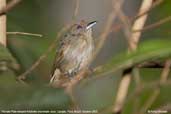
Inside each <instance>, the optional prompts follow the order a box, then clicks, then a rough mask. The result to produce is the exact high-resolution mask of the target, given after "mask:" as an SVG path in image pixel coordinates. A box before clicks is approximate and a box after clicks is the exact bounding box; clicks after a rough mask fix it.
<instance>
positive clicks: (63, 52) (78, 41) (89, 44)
mask: <svg viewBox="0 0 171 114" xmlns="http://www.w3.org/2000/svg"><path fill="white" fill-rule="evenodd" d="M95 24H96V21H93V22H90V23H86V22H85V21H81V22H80V23H78V24H74V25H72V26H71V27H70V28H69V29H68V31H67V32H66V33H65V35H64V36H63V38H62V39H61V41H60V44H59V49H58V51H57V54H56V57H55V61H54V65H53V69H52V73H51V76H52V77H51V80H50V85H52V86H55V87H65V86H66V83H67V82H69V81H70V80H71V79H72V78H73V77H74V76H76V75H77V74H78V73H79V72H80V71H81V70H82V69H84V68H86V67H88V65H89V64H90V59H91V58H92V56H93V49H94V41H93V38H92V27H93V26H94V25H95Z"/></svg>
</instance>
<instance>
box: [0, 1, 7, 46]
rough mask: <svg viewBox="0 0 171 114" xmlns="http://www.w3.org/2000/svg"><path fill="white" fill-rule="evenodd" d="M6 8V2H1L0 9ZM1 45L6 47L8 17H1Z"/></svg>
mask: <svg viewBox="0 0 171 114" xmlns="http://www.w3.org/2000/svg"><path fill="white" fill-rule="evenodd" d="M4 7H6V0H0V9H3V8H4ZM0 43H1V44H2V45H4V46H6V15H3V16H0Z"/></svg>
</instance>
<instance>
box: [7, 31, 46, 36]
mask: <svg viewBox="0 0 171 114" xmlns="http://www.w3.org/2000/svg"><path fill="white" fill-rule="evenodd" d="M7 35H26V36H36V37H42V36H43V35H42V34H34V33H28V32H7Z"/></svg>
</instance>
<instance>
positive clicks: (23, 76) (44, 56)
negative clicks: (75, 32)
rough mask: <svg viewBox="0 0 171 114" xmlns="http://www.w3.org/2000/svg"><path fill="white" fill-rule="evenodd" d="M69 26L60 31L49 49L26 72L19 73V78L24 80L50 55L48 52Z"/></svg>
mask: <svg viewBox="0 0 171 114" xmlns="http://www.w3.org/2000/svg"><path fill="white" fill-rule="evenodd" d="M67 28H68V26H66V27H64V28H63V29H62V30H61V31H60V32H58V34H57V37H56V39H55V40H54V42H53V43H52V44H51V45H50V46H49V47H48V49H47V51H46V52H45V53H43V55H41V56H40V57H39V59H38V60H37V61H36V62H35V63H34V64H33V65H32V66H31V67H30V68H28V69H27V70H26V71H25V72H24V73H22V74H21V75H19V76H18V80H24V79H26V76H27V75H28V74H30V73H31V72H32V71H33V70H34V69H35V68H36V67H37V66H38V65H39V64H40V63H41V62H42V61H43V60H44V59H45V58H46V57H47V56H48V54H49V53H50V52H51V51H52V50H53V49H54V48H55V46H56V42H57V41H58V38H60V37H61V35H62V34H63V32H65V31H66V29H67Z"/></svg>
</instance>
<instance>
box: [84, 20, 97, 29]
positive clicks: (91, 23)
mask: <svg viewBox="0 0 171 114" xmlns="http://www.w3.org/2000/svg"><path fill="white" fill-rule="evenodd" d="M96 23H97V21H93V22H90V23H88V24H87V27H86V30H89V29H90V28H92V27H93V26H94V25H96Z"/></svg>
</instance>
